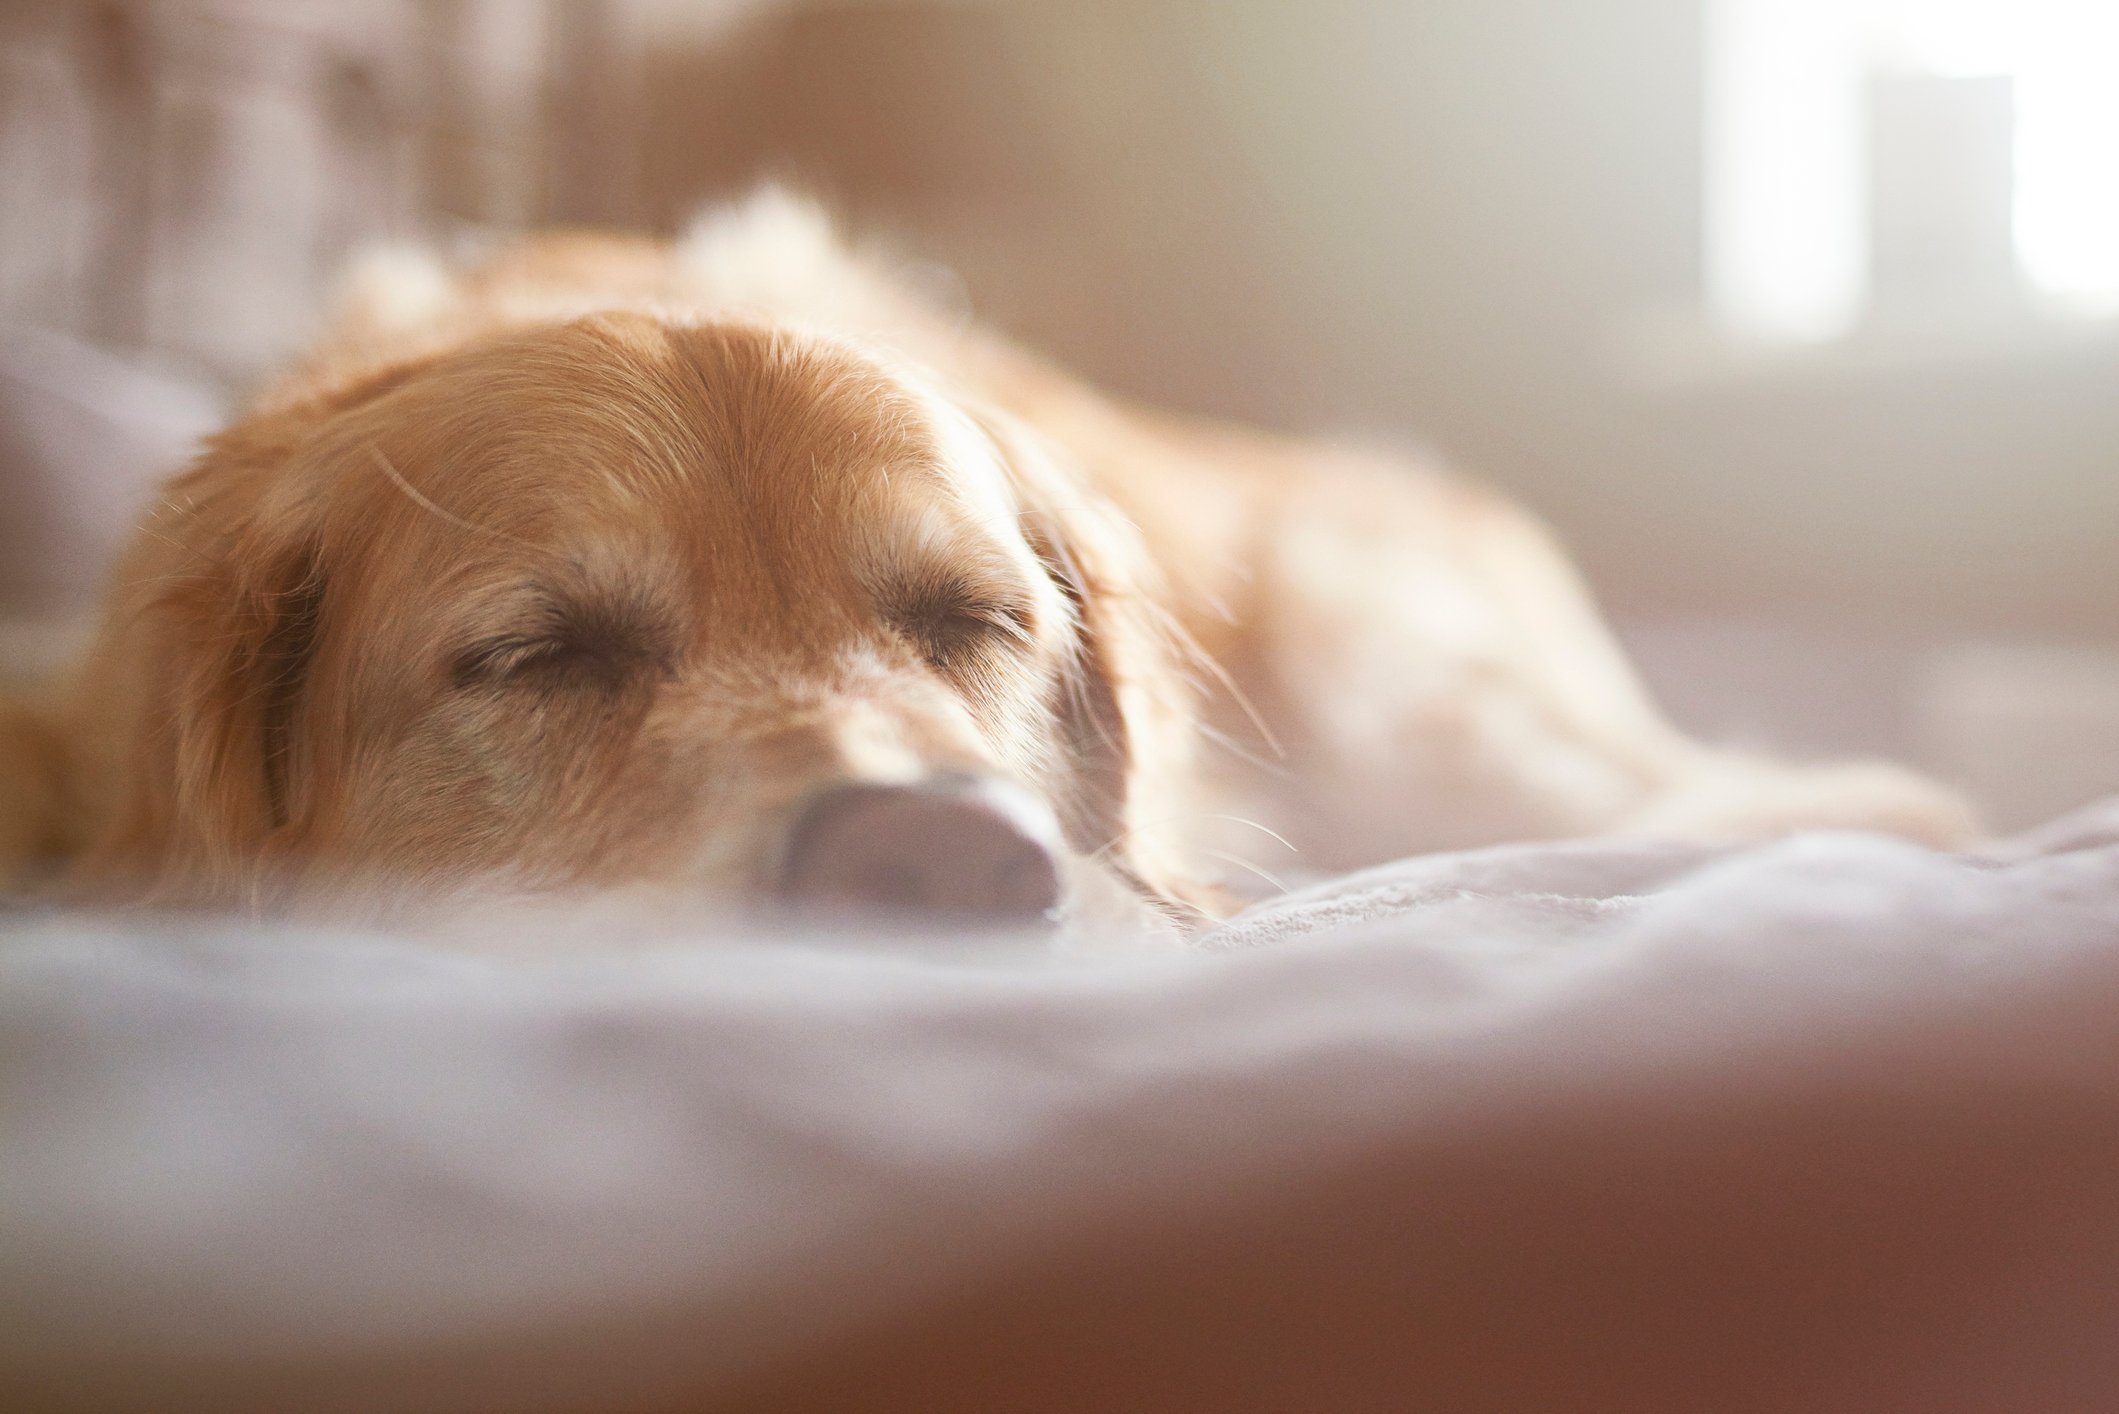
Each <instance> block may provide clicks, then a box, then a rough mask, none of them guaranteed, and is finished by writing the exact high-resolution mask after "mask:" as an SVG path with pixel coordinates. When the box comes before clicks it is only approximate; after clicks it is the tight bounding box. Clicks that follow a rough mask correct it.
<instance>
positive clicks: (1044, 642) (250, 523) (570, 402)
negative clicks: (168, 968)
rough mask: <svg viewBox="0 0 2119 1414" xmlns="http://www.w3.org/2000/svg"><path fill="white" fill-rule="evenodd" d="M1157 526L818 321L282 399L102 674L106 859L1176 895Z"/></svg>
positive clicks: (513, 337)
mask: <svg viewBox="0 0 2119 1414" xmlns="http://www.w3.org/2000/svg"><path fill="white" fill-rule="evenodd" d="M1145 574H1146V567H1145V565H1144V562H1143V556H1142V552H1141V547H1140V546H1139V545H1138V544H1137V543H1136V540H1135V539H1134V537H1133V535H1132V532H1131V530H1130V527H1129V526H1127V525H1126V523H1125V522H1124V521H1123V519H1122V518H1120V517H1118V516H1117V515H1116V514H1115V513H1114V512H1113V511H1112V510H1110V509H1109V508H1108V507H1106V506H1104V505H1102V504H1101V503H1099V502H1098V501H1097V500H1096V499H1095V498H1094V497H1093V496H1092V495H1090V494H1088V493H1087V492H1086V491H1085V489H1084V487H1083V486H1082V484H1081V483H1080V482H1079V481H1078V480H1077V479H1076V478H1075V477H1073V476H1072V475H1070V474H1069V473H1068V472H1067V471H1066V470H1065V469H1064V468H1063V467H1062V466H1061V465H1059V464H1058V463H1057V462H1056V461H1055V460H1054V459H1053V458H1052V457H1051V456H1049V455H1048V454H1047V452H1046V451H1045V450H1044V449H1043V448H1041V447H1040V446H1039V445H1038V444H1037V443H1036V442H1035V440H1034V439H1033V438H1031V437H1030V436H1028V435H1027V434H1025V433H1024V432H1023V431H1022V430H1021V429H1019V428H1016V427H1014V426H1013V425H1011V424H1010V423H1009V422H1008V421H1007V420H1006V419H1004V418H1001V417H999V416H997V415H994V414H991V413H987V412H984V411H981V410H978V409H975V408H973V407H971V406H969V405H967V404H966V403H965V402H964V401H963V400H960V399H955V398H952V397H950V396H948V395H946V394H945V393H944V392H943V391H941V390H940V388H939V387H938V385H936V384H934V383H933V382H932V381H931V380H929V379H928V378H927V377H926V376H925V375H923V374H921V373H919V372H918V371H917V370H914V369H912V368H909V367H897V366H893V365H892V364H891V363H889V362H888V361H887V360H885V359H883V358H882V357H881V356H878V355H875V354H872V353H868V352H864V351H862V350H860V349H857V348H855V347H853V346H850V345H847V344H843V343H840V342H838V341H835V340H833V339H829V338H825V337H821V336H813V335H808V334H803V333H798V332H794V331H791V330H788V329H784V328H776V327H771V326H767V325H758V324H749V323H742V322H725V323H706V324H697V325H687V324H682V323H672V322H666V321H663V320H661V319H658V318H654V317H650V316H647V315H643V314H608V315H598V316H593V317H590V318H586V319H582V320H579V321H576V322H574V323H571V324H563V325H553V326H546V327H539V328H533V329H529V330H520V331H515V332H511V333H504V334H499V335H496V336H493V337H489V338H487V339H484V340H482V341H478V342H474V343H472V344H470V345H468V346H465V347H463V348H459V349H457V350H454V351H452V352H448V353H445V354H442V355H439V356H436V357H432V358H429V359H426V360H423V361H420V362H417V363H414V364H411V365H409V366H403V367H399V368H396V369H392V370H388V371H384V372H380V373H376V374H372V375H370V376H369V377H367V378H366V379H365V380H364V381H362V382H359V383H356V384H354V385H352V386H347V387H341V388H338V389H336V390H334V391H331V392H329V393H326V394H321V395H319V396H318V397H316V398H314V399H311V400H310V401H307V402H297V403H294V404H290V405H282V406H277V407H274V408H272V409H270V410H268V411H266V412H262V413H259V414H257V415H255V416H254V417H252V418H251V419H250V420H248V421H246V422H244V423H240V424H238V425H237V426H236V427H235V428H233V429H232V430H231V431H229V432H228V433H226V434H224V435H223V436H222V437H221V438H219V439H218V440H217V441H216V443H215V444H214V445H213V446H212V447H211V448H210V449H209V451H208V453H207V454H206V455H205V456H204V457H203V458H202V460H201V461H200V463H199V464H198V465H197V466H195V467H194V468H193V469H192V470H191V471H189V472H188V473H187V474H186V475H184V476H182V477H180V478H178V479H177V480H176V481H174V482H173V483H171V485H170V487H169V488H168V491H167V495H166V500H165V504H164V505H163V506H162V508H161V509H160V510H159V511H158V513H157V514H156V515H155V517H154V518H153V519H152V521H151V523H150V524H149V525H148V527H147V528H146V531H145V532H144V534H143V537H142V539H141V541H140V544H139V546H138V547H137V548H136V550H135V552H134V555H133V558H132V560H131V562H130V566H129V569H128V570H127V572H126V574H125V580H126V588H125V590H124V591H123V593H124V594H125V595H129V596H130V599H129V601H127V600H126V599H124V598H121V601H120V603H119V605H118V606H117V608H116V609H115V611H114V614H113V619H112V621H111V623H110V625H109V626H108V628H107V629H106V634H105V639H104V642H103V647H102V650H101V654H100V668H99V669H98V670H97V672H96V673H95V674H93V675H92V677H91V679H90V680H91V681H92V682H99V683H102V684H103V685H104V686H103V687H102V688H100V689H99V690H100V691H103V692H104V693H106V694H108V695H109V696H111V697H112V698H113V699H116V700H117V702H118V704H119V705H112V704H103V705H101V706H95V705H94V704H91V706H92V710H99V711H103V712H106V713H114V714H115V719H116V720H117V721H119V722H120V723H121V727H120V729H119V730H118V731H116V732H115V733H114V735H116V736H118V737H119V738H120V740H121V743H122V748H123V754H122V755H121V756H119V757H116V758H114V760H113V764H112V767H111V769H110V772H109V776H110V781H111V785H110V787H109V794H110V795H111V796H112V799H111V801H110V802H109V808H108V810H107V812H106V815H107V818H108V821H109V824H108V826H107V828H105V829H104V831H103V832H102V836H101V838H100V840H99V841H98V842H97V843H96V844H95V846H94V848H93V850H92V851H91V855H90V857H89V859H88V861H87V871H88V873H89V874H90V875H92V876H98V877H103V878H115V877H118V876H132V877H136V878H140V879H142V880H144V881H145V882H146V884H147V886H148V888H149V889H150V890H152V891H154V892H156V893H159V894H160V895H161V896H164V897H182V898H194V899H209V900H217V901H229V900H238V899H242V898H244V897H246V896H254V894H255V893H256V891H258V890H260V889H270V888H274V887H277V886H279V885H280V884H282V883H285V882H288V881H292V882H293V883H295V884H298V885H319V886H325V887H329V886H334V885H343V884H348V883H351V882H354V881H384V882H388V881H412V882H417V883H424V884H433V883H446V884H454V883H457V882H471V881H476V880H481V879H492V880H497V881H500V882H502V883H504V884H507V885H509V886H512V887H518V888H542V887H564V886H571V885H611V884H623V883H631V882H655V883H661V884H670V885H674V886H677V887H680V888H686V889H693V888H696V889H697V890H700V891H701V892H702V893H706V894H711V895H713V896H716V897H718V898H722V899H730V898H745V899H755V898H760V897H783V898H792V899H794V900H796V901H799V902H827V903H845V904H854V905H865V904H884V905H916V906H917V905H927V906H932V907H937V908H941V909H945V910H961V911H964V912H968V913H984V914H996V915H1016V916H1029V915H1034V914H1036V913H1039V912H1041V911H1044V910H1046V909H1048V908H1049V907H1051V906H1052V905H1053V904H1055V903H1056V902H1057V901H1058V896H1059V894H1060V892H1062V891H1064V890H1065V889H1066V888H1067V887H1068V886H1069V882H1070V881H1078V880H1080V879H1081V878H1083V877H1085V876H1087V875H1088V874H1090V873H1093V872H1096V871H1102V873H1103V875H1104V877H1106V878H1110V877H1116V878H1118V879H1120V880H1122V881H1124V883H1125V884H1126V885H1127V887H1128V888H1130V889H1131V890H1132V891H1134V892H1135V893H1137V894H1138V895H1139V896H1141V897H1143V898H1146V899H1148V900H1150V901H1152V902H1155V903H1158V904H1160V905H1162V906H1164V907H1166V908H1171V909H1182V907H1183V905H1182V903H1181V902H1180V898H1181V895H1182V893H1183V888H1182V886H1181V884H1180V883H1179V881H1178V879H1177V878H1176V877H1175V871H1174V870H1173V867H1172V862H1171V861H1170V860H1169V859H1168V858H1166V857H1165V856H1164V854H1163V853H1162V851H1161V848H1160V845H1159V843H1158V839H1157V828H1156V825H1157V817H1158V816H1161V815H1166V814H1168V813H1169V812H1170V808H1171V801H1170V799H1169V796H1170V792H1171V791H1172V790H1173V789H1174V779H1175V774H1176V773H1177V771H1178V770H1179V769H1180V758H1181V756H1182V753H1183V750H1184V744H1183V739H1182V738H1183V732H1182V727H1181V722H1182V718H1183V707H1182V705H1181V687H1180V685H1179V680H1178V677H1177V674H1176V671H1175V666H1174V664H1173V661H1172V657H1171V653H1170V650H1169V645H1168V643H1167V642H1166V641H1165V639H1164V637H1163V633H1162V630H1161V628H1160V626H1159V622H1158V616H1157V612H1156V610H1155V609H1154V607H1153V605H1152V602H1151V597H1152V596H1150V595H1149V594H1148V593H1147V592H1146V588H1145V586H1144V583H1143V579H1144V575H1145Z"/></svg>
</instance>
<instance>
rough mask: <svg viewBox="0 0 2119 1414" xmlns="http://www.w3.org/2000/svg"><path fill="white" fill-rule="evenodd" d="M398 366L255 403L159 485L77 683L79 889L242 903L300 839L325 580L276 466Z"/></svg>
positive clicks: (308, 528) (311, 531)
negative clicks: (301, 395)
mask: <svg viewBox="0 0 2119 1414" xmlns="http://www.w3.org/2000/svg"><path fill="white" fill-rule="evenodd" d="M407 371H409V370H408V369H394V370H389V371H385V372H380V373H378V374H376V375H374V376H372V377H369V378H366V379H363V380H361V381H359V382H357V383H354V384H349V385H348V386H346V387H344V388H341V389H337V390H332V391H330V392H328V393H325V394H322V395H318V396H316V397H313V398H310V399H307V400H304V401H300V402H294V403H287V404H282V405H280V406H277V407H274V408H272V409H270V410H268V411H264V412H259V413H254V414H252V415H251V416H250V417H248V418H245V419H243V420H242V421H239V422H237V423H236V424H235V425H234V426H233V427H231V428H230V429H228V431H226V432H224V433H222V434H221V435H220V436H218V437H216V438H214V439H212V440H211V441H210V442H209V443H208V444H207V447H206V450H205V451H204V452H203V453H202V454H201V455H200V457H199V458H198V459H197V460H196V461H195V462H194V463H193V465H192V466H191V467H190V468H189V469H188V470H187V471H185V472H184V473H182V474H181V475H179V476H177V477H176V478H174V479H173V480H171V481H170V482H169V483H168V484H167V485H166V486H165V487H164V488H163V491H162V496H161V500H160V502H159V503H158V505H157V506H156V508H155V509H154V511H153V512H152V513H151V514H150V518H149V520H148V523H147V524H146V526H145V527H144V528H143V530H142V532H141V534H140V535H139V536H138V537H137V538H136V539H135V541H134V543H133V546H132V548H131V549H130V551H129V552H128V554H127V556H126V558H125V560H124V561H123V563H122V564H121V566H120V568H119V571H118V574H117V581H116V584H115V585H114V587H113V591H112V594H111V597H110V600H109V602H108V605H107V607H106V612H105V617H104V621H103V624H102V626H101V628H100V631H99V634H98V637H97V640H96V644H95V647H94V649H93V651H92V652H91V654H90V657H89V660H88V663H87V665H86V669H85V671H84V673H83V674H82V676H81V678H80V681H79V687H78V696H77V699H76V703H75V708H76V711H75V715H76V716H77V718H78V719H79V720H78V723H77V724H76V725H75V726H74V727H73V728H72V732H73V736H74V739H75V741H76V743H77V746H78V750H77V751H76V752H75V753H74V754H75V756H76V757H77V758H78V761H77V766H76V771H77V774H78V775H79V776H80V777H81V780H80V782H79V784H78V786H77V788H76V789H75V791H74V793H75V794H76V795H77V797H78V798H79V800H80V804H79V806H78V807H77V811H76V813H77V814H78V815H79V816H80V817H81V819H80V822H79V828H80V831H81V833H82V836H83V837H82V838H81V839H80V840H79V841H78V842H77V843H78V846H79V849H80V851H81V852H80V856H79V858H78V860H77V862H76V864H75V866H74V868H73V871H72V873H73V878H74V879H75V880H76V881H77V882H78V883H80V884H81V885H82V886H83V887H85V888H89V889H92V890H94V891H95V892H96V893H98V894H99V895H101V896H110V895H111V894H113V893H120V894H133V895H135V896H138V895H143V894H144V895H145V896H147V897H150V898H156V899H166V900H169V901H175V902H211V903H224V904H233V903H243V902H248V901H252V900H254V899H255V898H256V897H257V896H258V893H259V890H260V889H261V888H263V887H264V886H266V885H267V884H269V883H270V882H271V881H270V879H268V877H267V876H268V875H269V874H270V873H271V872H272V871H273V869H274V867H275V864H274V861H275V858H276V856H279V855H281V854H283V853H284V852H285V849H286V847H287V846H288V845H289V843H290V842H292V841H294V840H296V839H298V838H299V836H300V832H301V827H302V824H303V821H304V817H305V816H306V815H307V814H308V813H309V811H308V805H309V791H308V781H309V779H310V773H309V772H307V771H306V770H305V768H304V764H303V763H304V761H305V760H306V758H307V755H308V745H307V743H306V742H305V738H304V733H303V732H302V730H301V723H302V720H303V716H304V711H305V703H306V698H305V694H306V690H307V683H308V679H309V668H310V660H311V657H312V655H313V652H314V649H315V645H316V643H317V639H318V635H319V631H320V626H321V625H322V623H323V622H324V619H325V615H326V613H327V612H328V607H329V600H330V593H329V574H328V569H327V565H326V556H325V552H324V549H323V546H324V537H323V534H322V524H321V520H320V516H319V514H318V513H317V512H318V508H317V506H316V505H315V504H313V502H312V499H311V498H310V497H309V496H308V494H307V493H306V492H305V491H304V490H303V488H302V487H301V486H299V485H297V484H295V483H294V482H293V480H292V478H290V476H289V475H288V468H289V466H290V465H291V464H292V463H293V462H294V461H296V459H297V458H298V457H299V456H300V454H301V448H302V447H303V445H304V443H305V442H306V441H307V439H308V437H309V436H310V435H311V434H313V433H314V432H315V430H316V429H317V428H318V427H319V426H321V425H322V423H323V422H324V421H325V420H326V419H328V418H329V417H331V416H334V415H336V414H337V413H340V412H344V411H347V410H349V409H351V408H353V407H355V406H357V405H358V404H361V403H364V402H367V401H370V400H372V399H374V398H376V397H378V396H381V395H382V394H383V393H385V392H387V391H389V390H390V389H391V388H393V387H395V386H396V385H397V383H398V382H399V381H401V380H402V377H403V376H404V374H405V373H406V372H407Z"/></svg>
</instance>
